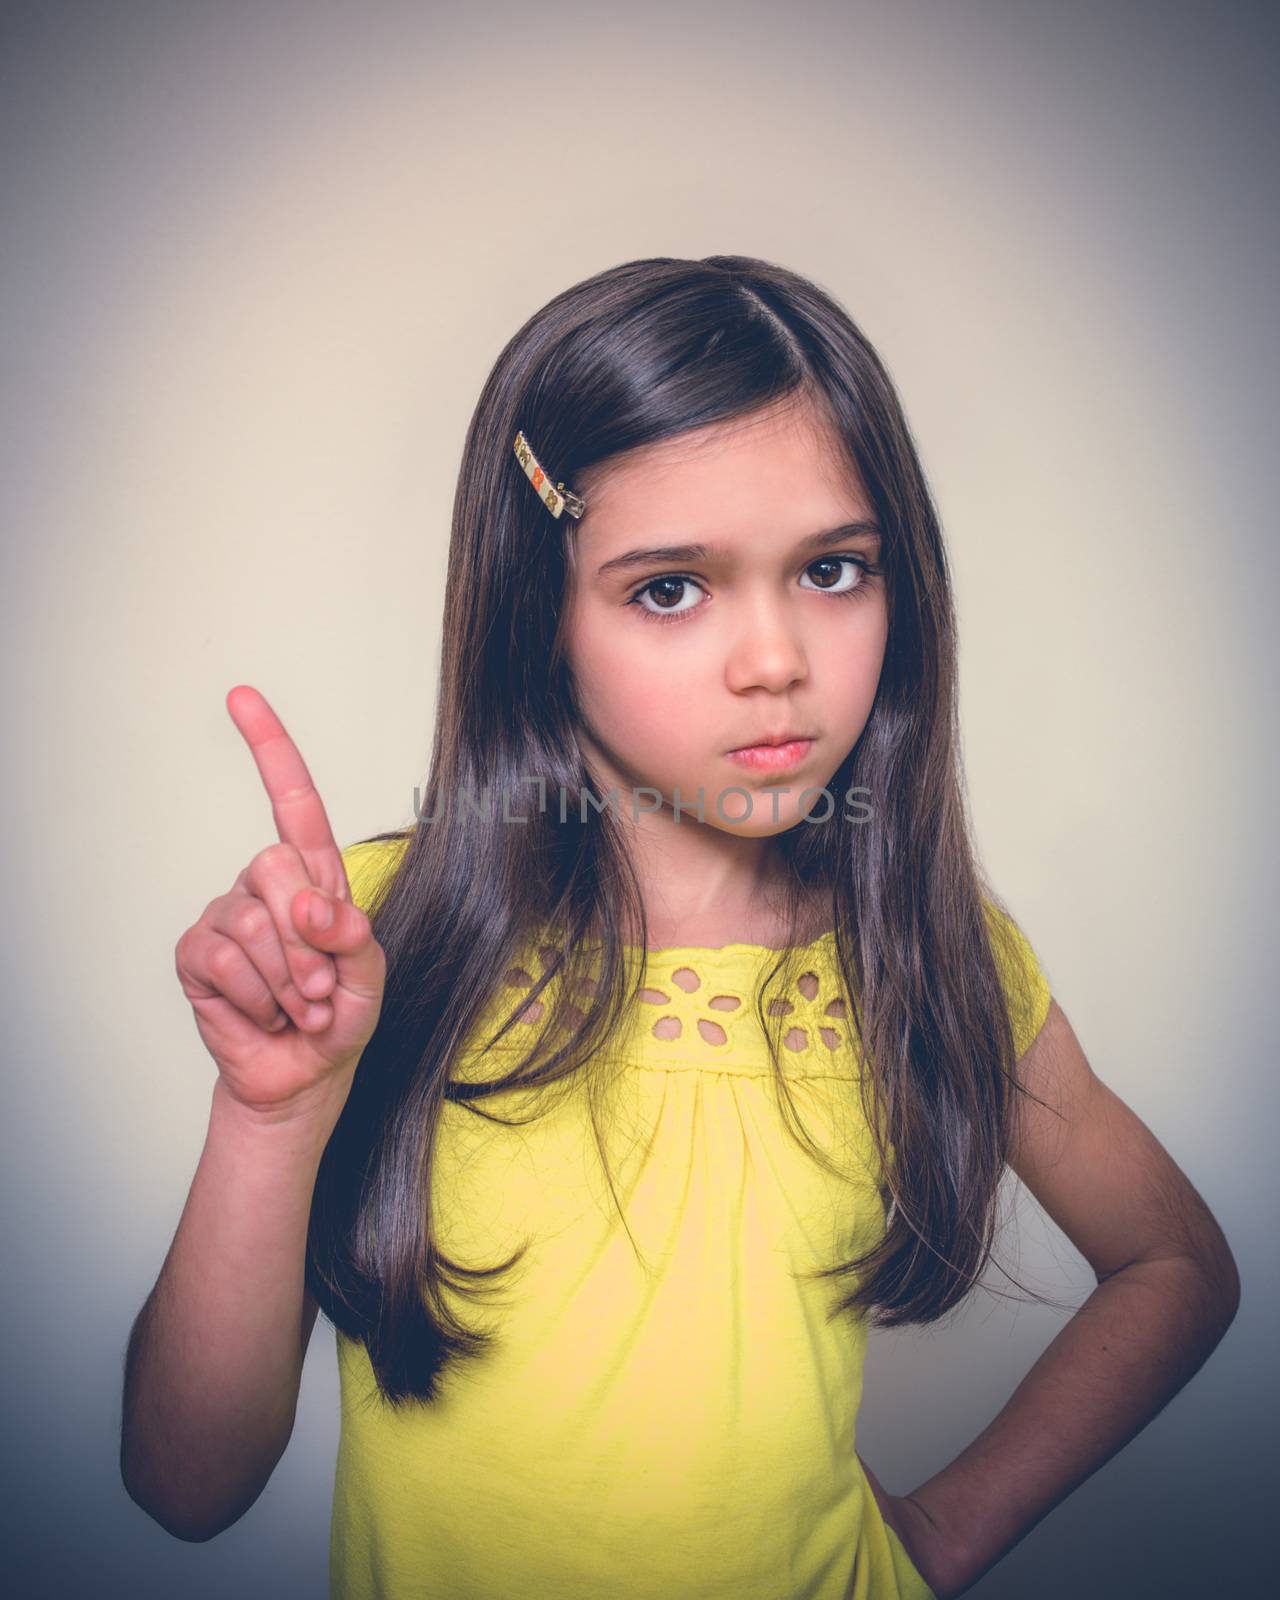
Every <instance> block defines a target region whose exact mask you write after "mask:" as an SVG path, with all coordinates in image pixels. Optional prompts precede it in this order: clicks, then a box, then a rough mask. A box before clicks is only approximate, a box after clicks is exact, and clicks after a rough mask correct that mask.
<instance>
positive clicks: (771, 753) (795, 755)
mask: <svg viewBox="0 0 1280 1600" xmlns="http://www.w3.org/2000/svg"><path fill="white" fill-rule="evenodd" d="M813 745H814V735H812V734H799V733H786V734H782V735H780V736H779V737H777V738H769V739H763V740H761V741H760V742H759V743H758V744H749V745H743V746H742V747H741V748H740V749H738V750H730V751H728V752H727V753H728V757H729V760H730V761H735V762H737V763H738V765H739V766H743V767H753V768H755V769H756V770H758V771H761V772H782V771H785V770H786V769H787V768H789V767H795V766H799V764H800V763H801V762H802V761H803V760H804V759H805V757H806V756H807V755H808V754H809V752H810V750H812V749H813Z"/></svg>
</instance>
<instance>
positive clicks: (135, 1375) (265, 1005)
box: [120, 687, 386, 1541]
mask: <svg viewBox="0 0 1280 1600" xmlns="http://www.w3.org/2000/svg"><path fill="white" fill-rule="evenodd" d="M227 706H228V709H229V710H230V712H231V715H232V718H233V720H234V721H235V722H236V724H237V726H238V727H239V728H240V731H241V732H242V733H243V734H244V736H245V738H246V739H247V741H248V743H249V745H250V748H251V749H252V751H253V755H254V759H255V760H256V762H257V764H258V769H259V772H260V773H261V774H262V778H263V781H264V783H265V784H266V787H267V792H268V794H269V795H270V796H271V800H272V806H273V810H274V813H275V819H276V825H277V829H278V831H279V835H280V842H279V843H278V844H273V845H270V846H268V847H267V849H265V850H263V851H261V852H260V853H259V854H258V855H257V856H255V857H254V859H253V861H252V862H251V863H250V865H249V866H248V867H247V868H246V869H245V871H244V872H242V873H241V874H240V876H239V877H238V878H237V879H236V882H235V884H234V885H233V887H232V889H231V891H230V892H229V893H228V894H226V895H222V896H220V897H219V898H218V899H216V900H213V901H211V902H210V904H209V905H208V906H207V907H206V908H205V911H204V912H203V913H202V914H201V916H200V918H199V919H198V920H197V922H196V923H195V924H193V926H192V927H190V928H188V929H187V930H186V932H185V933H184V934H183V935H182V937H181V938H180V939H179V941H178V946H177V951H176V965H177V970H178V976H179V978H180V980H181V983H182V987H183V990H184V992H185V993H186V995H187V997H188V999H189V1000H190V1001H191V1005H192V1009H193V1011H194V1012H195V1020H196V1026H197V1029H198V1030H199V1032H200V1035H201V1037H202V1039H203V1040H204V1043H205V1045H206V1046H207V1048H208V1049H209V1051H210V1053H211V1054H212V1055H213V1058H214V1061H215V1063H216V1065H217V1067H218V1077H217V1079H216V1081H215V1083H214V1087H213V1094H212V1103H211V1107H210V1115H209V1128H208V1133H207V1136H206V1139H205V1144H204V1149H203V1152H202V1153H201V1156H200V1161H199V1164H198V1166H197V1168H196V1173H195V1177H194V1179H193V1180H192V1184H191V1190H190V1193H189V1195H188V1197H187V1203H186V1206H185V1208H184V1210H183V1213H182V1218H181V1220H180V1222H179V1224H178V1229H177V1232H176V1234H175V1236H174V1240H173V1244H172V1245H171V1247H170V1250H169V1253H168V1256H167V1258H166V1260H165V1263H164V1266H163V1268H162V1269H161V1272H160V1275H159V1277H158V1279H157V1281H156V1285H155V1288H154V1289H153V1290H152V1292H151V1294H150V1295H149V1297H148V1299H147V1301H146V1304H145V1305H144V1306H143V1308H142V1310H141V1312H140V1313H139V1315H138V1318H137V1320H136V1322H135V1323H134V1327H133V1331H132V1333H131V1335H130V1339H129V1348H128V1352H127V1355H126V1359H125V1375H124V1405H123V1424H122V1429H121V1446H120V1471H121V1477H122V1478H123V1481H124V1484H125V1487H126V1489H127V1490H128V1492H129V1494H130V1495H131V1496H132V1498H133V1499H134V1500H135V1501H136V1502H137V1503H138V1505H140V1506H141V1507H142V1509H143V1510H144V1511H146V1512H147V1513H148V1514H149V1515H150V1516H152V1517H154V1518H155V1520H156V1521H157V1522H159V1523H160V1524H161V1526H162V1527H164V1528H165V1529H167V1530H168V1531H169V1532H170V1533H172V1534H174V1535H175V1536H176V1537H178V1538H180V1539H188V1540H196V1541H199V1540H205V1539H210V1538H212V1537H213V1536H214V1535H215V1534H217V1533H220V1532H221V1531H222V1530H223V1529H224V1528H226V1527H229V1526H230V1525H231V1524H232V1523H233V1522H235V1521H236V1520H237V1519H238V1518H239V1517H241V1516H242V1515H243V1514H244V1512H245V1511H246V1510H248V1508H249V1507H250V1506H251V1505H252V1504H253V1502H254V1501H255V1500H256V1499H257V1497H258V1495H259V1494H260V1493H261V1492H262V1489H263V1487H264V1485H265V1484H266V1482H267V1480H268V1478H269V1477H270V1476H271V1473H272V1471H273V1470H274V1468H275V1464H276V1462H277V1461H278V1460H279V1459H280V1456H281V1455H282V1454H283V1452H284V1449H285V1446H286V1445H287V1444H288V1442H289V1436H290V1434H291V1433H292V1430H293V1420H294V1413H295V1410H296V1407H297V1400H298V1390H299V1386H300V1383H301V1379H302V1362H303V1358H304V1355H305V1352H306V1345H307V1341H308V1339H309V1337H310V1332H311V1327H312V1325H313V1324H314V1321H315V1316H316V1304H315V1301H314V1300H313V1299H312V1298H311V1296H310V1295H309V1294H307V1293H306V1292H305V1287H304V1277H303V1265H304V1261H305V1253H306V1240H307V1225H308V1219H309V1216H310V1210H311V1198H312V1192H313V1190H314V1187H315V1179H316V1172H317V1170H318V1168H319V1164H320V1158H321V1156H322V1155H323V1153H324V1149H325V1145H326V1144H327V1143H328V1140H329V1136H330V1134H331V1133H332V1131H333V1128H334V1125H335V1123H336V1122H337V1120H338V1117H339V1115H340V1114H341V1111H342V1107H343V1105H344V1104H345V1102H346V1098H347V1094H348V1092H349V1090H350V1087H351V1081H352V1078H353V1076H354V1074H355V1071H356V1068H357V1063H358V1062H359V1059H360V1055H361V1053H362V1052H363V1050H364V1047H365V1045H366V1044H367V1043H368V1040H369V1038H370V1036H371V1035H372V1033H373V1030H374V1028H375V1027H376V1026H377V1020H378V1015H379V1013H380V1010H381V1005H382V992H383V984H384V981H385V973H386V962H385V958H384V956H383V953H382V950H381V947H380V946H379V945H378V944H377V942H376V941H375V940H374V938H373V936H372V933H371V931H370V926H369V920H368V918H367V917H366V916H365V914H364V912H363V911H361V910H360V909H359V907H357V906H356V905H355V904H354V903H353V902H352V899H351V891H350V887H349V885H348V883H347V876H346V870H345V868H344V866H343V862H342V855H341V852H340V850H339V848H338V845H337V843H336V842H335V840H334V838H333V835H332V832H331V831H330V828H329V823H328V818H327V817H326V815H325V811H324V807H323V805H322V804H321V801H320V797H319V795H318V794H317V793H316V791H315V788H314V787H313V786H312V783H311V779H310V776H309V774H308V773H307V769H306V767H305V765H304V763H303V761H302V757H301V756H300V755H299V754H298V751H297V749H296V747H295V746H294V744H293V742H292V741H291V740H290V738H289V736H288V734H287V733H285V731H284V729H283V727H281V725H280V723H279V721H278V719H277V718H276V716H275V714H274V713H273V712H272V711H271V708H270V707H269V706H268V705H267V703H266V701H265V700H263V699H262V697H261V696H260V695H259V694H258V693H257V691H256V690H252V689H249V688H247V687H241V688H238V689H235V690H233V691H232V692H231V694H230V695H229V696H228V698H227ZM317 891H319V893H318V894H317ZM315 901H320V902H322V903H323V904H325V905H326V906H327V907H328V910H329V913H330V921H329V925H328V927H326V928H320V927H318V926H317V925H316V924H315V923H313V922H312V921H311V920H310V911H311V906H312V903H313V902H315ZM317 996H319V997H320V998H319V999H318V1000H317V998H316V997H317Z"/></svg>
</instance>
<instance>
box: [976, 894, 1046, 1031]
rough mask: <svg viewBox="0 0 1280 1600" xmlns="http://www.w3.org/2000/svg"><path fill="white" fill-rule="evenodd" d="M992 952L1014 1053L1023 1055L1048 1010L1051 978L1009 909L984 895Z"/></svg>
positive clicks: (1041, 1024) (983, 903)
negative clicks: (1010, 1027) (1006, 909)
mask: <svg viewBox="0 0 1280 1600" xmlns="http://www.w3.org/2000/svg"><path fill="white" fill-rule="evenodd" d="M982 905H983V910H984V911H985V912H986V916H987V927H988V930H989V932H990V935H991V952H992V954H993V955H994V957H995V961H996V970H997V972H998V973H999V974H1000V982H1001V985H1002V987H1003V989H1004V996H1005V1005H1006V1007H1007V1008H1008V1012H1009V1022H1010V1024H1011V1026H1012V1028H1013V1043H1014V1054H1015V1055H1016V1056H1017V1057H1018V1058H1019V1059H1020V1058H1021V1057H1022V1055H1023V1053H1024V1052H1025V1051H1026V1050H1027V1049H1028V1048H1029V1046H1030V1045H1031V1043H1032V1041H1033V1040H1034V1039H1035V1036H1036V1035H1037V1034H1038V1033H1039V1032H1040V1029H1041V1028H1042V1027H1043V1025H1044V1019H1045V1018H1046V1017H1047V1016H1048V1014H1049V1002H1050V999H1051V998H1052V996H1051V995H1050V992H1049V980H1048V978H1047V977H1046V976H1045V973H1044V969H1043V968H1042V967H1041V965H1040V962H1039V960H1038V958H1037V956H1036V953H1035V951H1034V950H1033V949H1032V947H1031V944H1030V942H1029V940H1028V939H1027V936H1026V935H1025V934H1024V933H1023V931H1022V929H1021V928H1020V927H1019V926H1018V924H1017V923H1016V922H1015V921H1014V920H1013V918H1012V917H1010V916H1009V915H1008V914H1007V913H1006V912H1004V911H1002V910H1000V909H999V907H997V906H996V905H995V904H994V903H993V902H992V901H990V900H987V899H985V898H984V900H983V902H982Z"/></svg>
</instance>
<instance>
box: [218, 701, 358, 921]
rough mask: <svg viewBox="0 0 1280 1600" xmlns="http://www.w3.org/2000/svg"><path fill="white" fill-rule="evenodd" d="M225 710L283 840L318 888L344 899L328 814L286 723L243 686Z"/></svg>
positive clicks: (343, 883)
mask: <svg viewBox="0 0 1280 1600" xmlns="http://www.w3.org/2000/svg"><path fill="white" fill-rule="evenodd" d="M227 710H228V711H229V712H230V713H231V720H232V722H234V723H235V725H236V727H237V728H239V730H240V732H241V733H242V734H243V735H244V738H245V742H246V743H247V744H248V746H249V749H250V750H251V751H252V752H253V759H254V761H255V762H256V763H257V767H258V771H259V773H260V774H261V777H262V781H263V783H264V784H265V785H266V790H267V793H268V794H269V795H270V796H271V814H272V816H273V817H274V818H275V823H276V831H277V832H278V833H279V835H280V839H281V842H282V843H284V844H291V845H293V847H294V849H295V850H297V852H298V854H299V855H300V856H301V857H302V859H303V861H304V862H305V864H306V868H307V871H308V873H309V874H310V876H311V881H312V882H313V883H314V884H316V886H317V887H318V888H322V889H327V890H328V891H329V892H330V893H332V894H341V895H342V896H343V898H345V897H346V893H345V891H346V882H347V874H346V870H345V868H344V867H343V865H342V853H341V851H340V850H339V849H338V842H337V840H336V839H335V838H334V837H333V829H332V828H331V827H330V826H329V817H328V813H327V812H326V811H325V809H324V802H323V801H322V800H321V798H320V796H319V794H318V793H317V791H316V786H315V784H314V783H312V781H311V774H310V773H309V772H308V771H307V764H306V762H305V761H304V760H303V759H302V755H301V753H300V752H299V750H298V747H297V745H296V744H294V742H293V740H292V739H291V738H290V737H289V735H288V734H287V733H286V732H285V729H284V724H283V723H282V722H281V721H280V718H279V717H277V716H276V714H275V712H274V711H273V710H272V709H271V707H270V706H269V705H268V704H267V702H266V700H265V699H264V698H263V697H262V695H260V694H259V693H258V691H257V690H256V689H255V688H253V687H252V686H251V685H250V684H247V683H241V684H237V685H236V687H235V688H234V689H232V690H230V692H229V693H228V695H227Z"/></svg>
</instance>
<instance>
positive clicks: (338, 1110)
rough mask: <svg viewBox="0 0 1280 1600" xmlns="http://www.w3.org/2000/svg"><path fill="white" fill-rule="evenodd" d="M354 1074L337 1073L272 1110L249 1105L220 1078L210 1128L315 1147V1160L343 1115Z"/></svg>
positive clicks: (268, 1141)
mask: <svg viewBox="0 0 1280 1600" xmlns="http://www.w3.org/2000/svg"><path fill="white" fill-rule="evenodd" d="M353 1071H354V1069H352V1071H343V1072H336V1073H334V1074H332V1075H331V1076H330V1077H327V1078H325V1079H324V1080H322V1081H321V1082H319V1083H316V1084H313V1085H312V1086H311V1087H309V1088H307V1089H305V1090H302V1091H300V1092H299V1093H298V1094H297V1095H295V1096H293V1097H291V1098H290V1099H289V1100H288V1101H282V1102H280V1103H279V1104H277V1105H272V1106H252V1105H248V1104H247V1103H246V1102H245V1101H243V1100H241V1099H240V1098H239V1097H238V1096H237V1095H236V1094H235V1092H234V1091H233V1090H232V1089H231V1088H230V1087H229V1086H228V1084H227V1081H226V1079H225V1078H223V1077H222V1075H221V1074H219V1075H218V1077H217V1078H216V1080H215V1081H214V1085H213V1094H212V1100H211V1105H210V1112H209V1120H210V1124H211V1125H214V1124H216V1125H218V1126H219V1127H224V1128H227V1129H229V1130H233V1131H234V1132H235V1133H236V1134H238V1135H241V1136H243V1137H244V1138H246V1139H250V1140H261V1141H264V1142H266V1143H274V1144H285V1145H289V1146H297V1145H302V1146H314V1147H315V1152H316V1156H317V1159H318V1158H319V1155H320V1153H321V1152H322V1151H323V1149H324V1147H325V1145H326V1144H328V1142H329V1137H330V1135H331V1134H332V1133H333V1130H334V1127H335V1126H336V1125H337V1121H338V1118H339V1117H340V1116H341V1115H342V1108H343V1106H344V1105H345V1104H346V1102H347V1094H348V1092H349V1090H350V1088H351V1078H352V1075H353Z"/></svg>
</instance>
